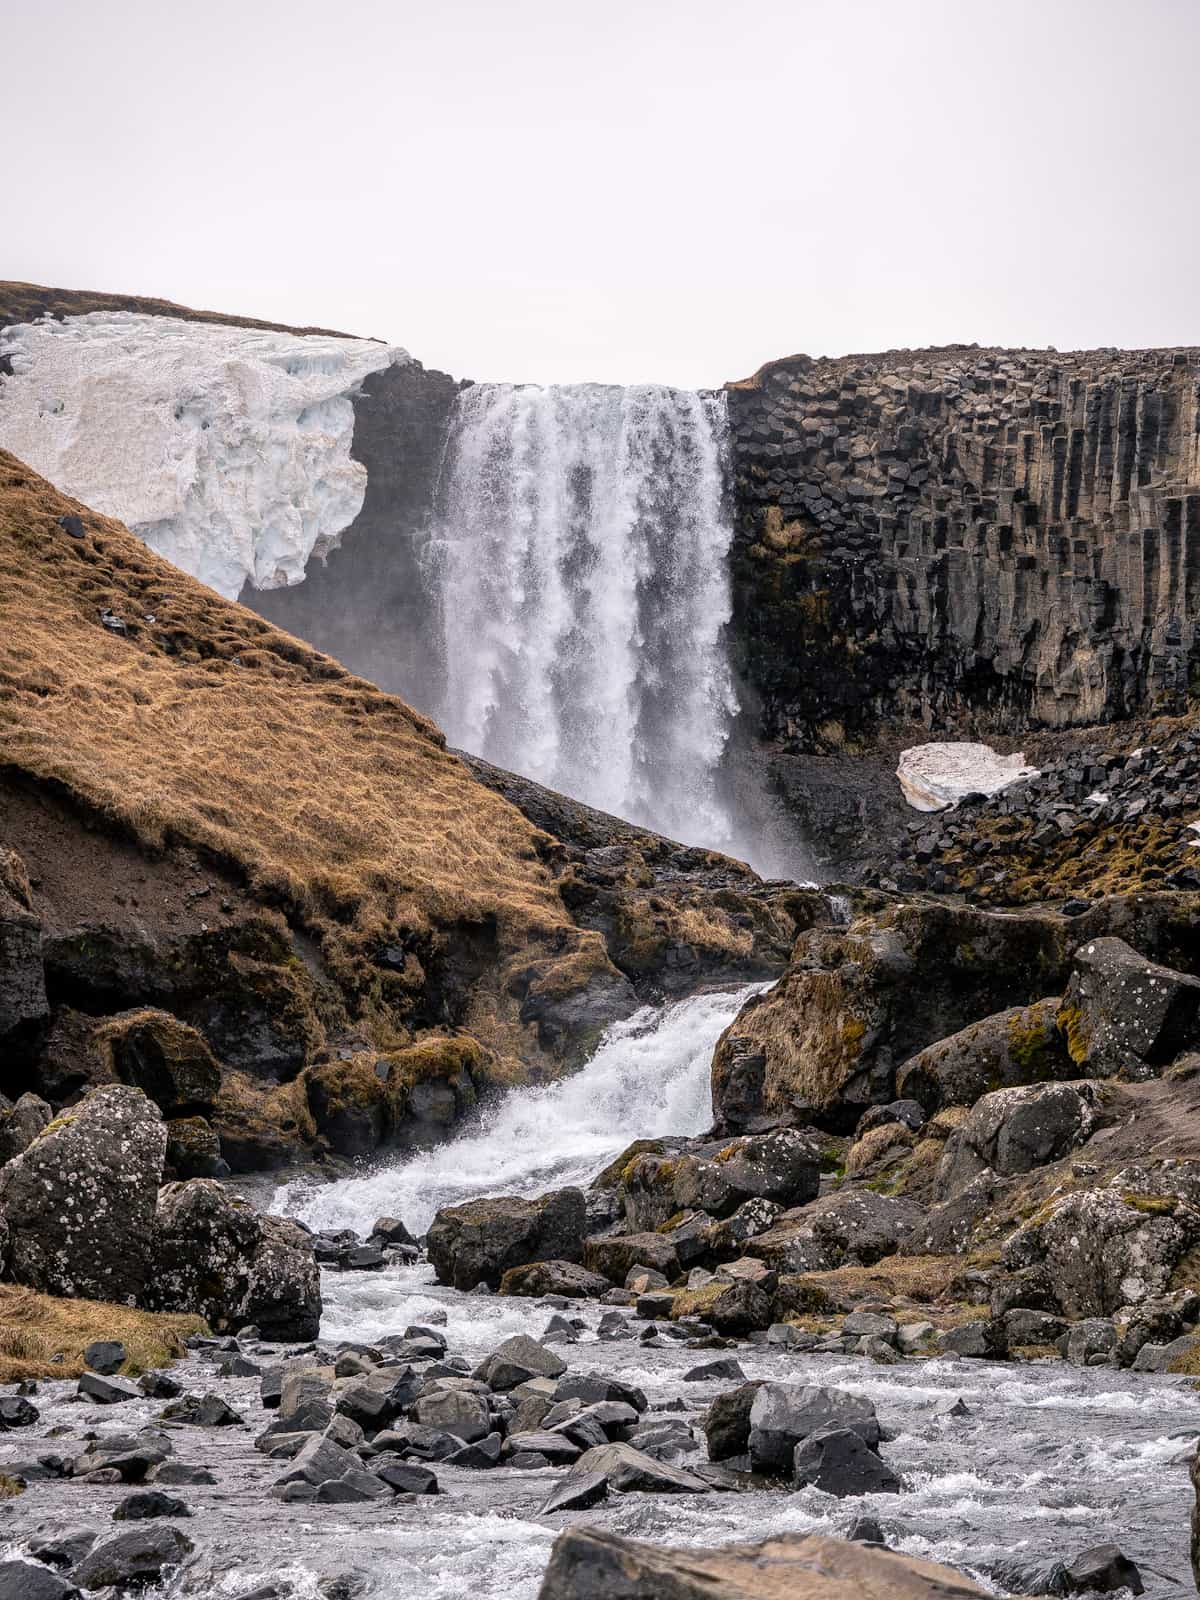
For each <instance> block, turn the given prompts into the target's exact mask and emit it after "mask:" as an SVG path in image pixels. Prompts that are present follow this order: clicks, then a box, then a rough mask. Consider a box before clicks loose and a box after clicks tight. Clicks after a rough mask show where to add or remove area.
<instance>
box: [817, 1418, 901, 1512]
mask: <svg viewBox="0 0 1200 1600" xmlns="http://www.w3.org/2000/svg"><path fill="white" fill-rule="evenodd" d="M792 1471H793V1477H794V1481H795V1483H796V1484H797V1485H798V1486H800V1485H803V1484H811V1485H812V1487H813V1488H814V1489H821V1490H822V1491H823V1492H824V1493H825V1494H836V1495H849V1494H896V1493H897V1492H898V1491H899V1489H900V1480H899V1478H898V1477H897V1476H896V1474H895V1473H894V1472H893V1471H892V1470H891V1468H890V1467H889V1466H887V1465H886V1463H885V1462H884V1461H882V1460H881V1459H880V1457H879V1455H878V1453H877V1452H876V1451H874V1450H872V1449H871V1447H870V1445H867V1444H864V1443H863V1441H862V1438H861V1436H860V1435H859V1434H857V1433H855V1432H854V1430H853V1429H852V1428H819V1429H818V1430H817V1432H816V1433H810V1434H809V1436H808V1438H807V1439H803V1440H802V1441H801V1442H800V1443H799V1444H798V1445H797V1446H796V1450H795V1454H794V1456H793V1461H792Z"/></svg>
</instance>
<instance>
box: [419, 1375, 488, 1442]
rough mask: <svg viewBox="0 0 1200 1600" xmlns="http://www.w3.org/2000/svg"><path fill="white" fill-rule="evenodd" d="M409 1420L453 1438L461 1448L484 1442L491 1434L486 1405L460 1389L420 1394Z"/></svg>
mask: <svg viewBox="0 0 1200 1600" xmlns="http://www.w3.org/2000/svg"><path fill="white" fill-rule="evenodd" d="M412 1419H413V1421H414V1422H417V1423H419V1424H420V1425H421V1426H422V1427H423V1428H435V1429H437V1430H438V1431H439V1432H441V1433H450V1434H453V1435H454V1437H455V1438H456V1439H460V1440H461V1441H462V1442H463V1443H464V1444H473V1443H474V1442H475V1440H476V1439H486V1438H487V1436H488V1434H489V1433H490V1432H491V1431H492V1425H491V1414H490V1412H489V1411H488V1404H487V1401H486V1400H485V1399H483V1397H482V1396H481V1395H478V1394H469V1393H465V1392H464V1391H463V1390H461V1389H435V1390H434V1391H433V1393H432V1394H423V1395H422V1396H421V1397H420V1399H419V1400H417V1402H416V1403H415V1405H414V1406H413V1408H412Z"/></svg>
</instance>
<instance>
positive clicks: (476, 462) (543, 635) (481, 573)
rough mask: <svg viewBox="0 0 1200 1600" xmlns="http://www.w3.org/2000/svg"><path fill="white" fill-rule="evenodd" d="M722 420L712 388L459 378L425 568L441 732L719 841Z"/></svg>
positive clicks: (556, 784) (566, 787) (631, 812)
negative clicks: (438, 639) (466, 383)
mask: <svg viewBox="0 0 1200 1600" xmlns="http://www.w3.org/2000/svg"><path fill="white" fill-rule="evenodd" d="M726 427H727V423H726V416H725V399H724V396H723V395H719V394H694V393H689V392H687V391H684V390H679V389H668V388H664V387H661V386H659V385H652V384H644V385H638V386H636V387H632V388H627V389H623V388H615V387H609V386H606V385H601V384H579V385H569V386H553V387H549V388H538V387H534V386H529V385H513V384H476V385H474V386H472V387H470V388H467V389H465V390H463V392H462V393H461V394H460V395H459V397H458V399H457V401H456V409H455V412H454V415H453V417H452V419H451V425H450V433H449V438H448V441H447V446H446V458H445V463H444V467H443V471H442V480H441V484H440V488H439V495H438V507H437V530H436V537H435V540H434V544H433V560H432V567H433V578H434V582H435V584H436V586H437V589H438V595H439V601H440V606H441V613H442V638H443V645H444V652H445V657H444V663H443V667H444V698H443V701H442V704H441V706H440V707H439V708H438V720H439V721H440V722H441V723H442V726H443V727H444V728H445V729H446V732H447V734H448V736H449V738H450V741H451V742H452V743H453V744H457V745H460V746H461V747H463V748H464V749H466V750H469V751H471V752H473V753H474V754H476V755H480V756H483V757H485V758H486V759H487V760H489V761H493V762H495V763H496V765H498V766H501V767H507V768H508V769H510V770H512V771H516V772H520V773H523V774H525V775H526V776H527V777H531V778H534V779H536V780H537V781H538V782H539V783H543V784H546V785H547V786H548V787H550V788H553V789H558V790H560V791H562V792H564V793H566V794H569V795H572V796H574V797H575V798H577V799H580V800H584V801H586V802H588V803H589V804H590V805H594V806H597V807H599V808H600V809H601V810H604V811H609V812H613V813H615V814H616V815H618V816H622V817H626V818H628V819H630V820H631V821H634V822H639V823H641V824H643V825H644V826H647V827H652V828H654V829H656V830H657V831H659V832H661V833H665V834H667V835H669V836H671V837H673V838H680V839H683V840H685V841H686V842H689V843H699V844H705V845H709V846H712V847H717V848H726V849H730V848H734V842H735V829H734V826H733V823H732V820H731V817H730V814H729V811H728V809H727V807H726V804H725V803H724V801H723V799H722V797H721V794H720V787H719V769H720V764H721V758H722V754H723V752H724V749H725V745H726V741H727V739H728V736H729V730H730V725H731V721H732V718H733V716H734V714H735V713H736V711H737V701H736V697H735V695H734V690H733V683H732V678H731V674H730V668H729V663H728V659H727V656H726V650H725V629H726V625H727V623H728V621H729V617H730V589H729V573H728V560H727V558H728V552H729V543H730V537H731V532H732V528H731V521H730V516H729V510H728V507H727V505H726V503H725V475H724V460H723V456H724V450H725V440H726Z"/></svg>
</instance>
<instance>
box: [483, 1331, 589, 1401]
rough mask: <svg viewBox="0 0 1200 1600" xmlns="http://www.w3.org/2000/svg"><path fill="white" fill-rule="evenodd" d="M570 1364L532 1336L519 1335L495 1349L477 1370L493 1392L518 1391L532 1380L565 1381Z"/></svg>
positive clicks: (506, 1340)
mask: <svg viewBox="0 0 1200 1600" xmlns="http://www.w3.org/2000/svg"><path fill="white" fill-rule="evenodd" d="M566 1370H567V1364H566V1362H565V1361H564V1360H563V1359H562V1357H561V1356H558V1355H555V1353H554V1351H553V1350H550V1349H548V1348H547V1347H546V1346H545V1345H544V1344H539V1343H538V1342H537V1340H536V1339H531V1338H530V1337H529V1336H528V1334H524V1333H517V1334H514V1335H513V1336H512V1338H510V1339H505V1341H504V1343H503V1344H502V1345H500V1346H498V1348H497V1349H495V1350H493V1351H492V1353H491V1355H490V1356H488V1357H487V1358H486V1359H485V1360H484V1361H483V1362H482V1363H481V1364H480V1365H479V1366H478V1367H477V1368H476V1369H475V1376H476V1377H477V1378H479V1379H480V1380H481V1382H483V1383H486V1384H487V1386H488V1387H489V1388H490V1389H494V1390H497V1391H503V1390H506V1389H515V1388H516V1387H517V1385H518V1384H520V1383H528V1382H529V1380H530V1378H561V1377H562V1375H563V1373H564V1372H565V1371H566Z"/></svg>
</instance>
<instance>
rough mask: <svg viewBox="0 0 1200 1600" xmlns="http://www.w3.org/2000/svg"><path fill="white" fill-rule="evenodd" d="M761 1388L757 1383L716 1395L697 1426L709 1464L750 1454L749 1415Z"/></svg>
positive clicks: (753, 1382)
mask: <svg viewBox="0 0 1200 1600" xmlns="http://www.w3.org/2000/svg"><path fill="white" fill-rule="evenodd" d="M761 1388H762V1383H761V1382H760V1381H758V1380H757V1379H755V1380H753V1381H751V1382H750V1383H743V1384H741V1385H740V1387H738V1388H737V1389H728V1390H726V1392H725V1393H724V1394H719V1395H718V1396H717V1397H716V1399H715V1400H714V1401H713V1402H712V1404H711V1405H710V1406H709V1408H708V1410H707V1411H706V1412H705V1413H704V1418H703V1421H702V1422H701V1424H700V1426H701V1427H702V1428H703V1429H704V1436H705V1438H706V1439H707V1441H708V1457H709V1460H710V1461H728V1460H729V1459H730V1457H732V1456H744V1455H747V1454H748V1453H749V1450H750V1412H751V1410H752V1408H753V1406H754V1398H755V1396H756V1395H757V1393H758V1391H759V1390H760V1389H761Z"/></svg>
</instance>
